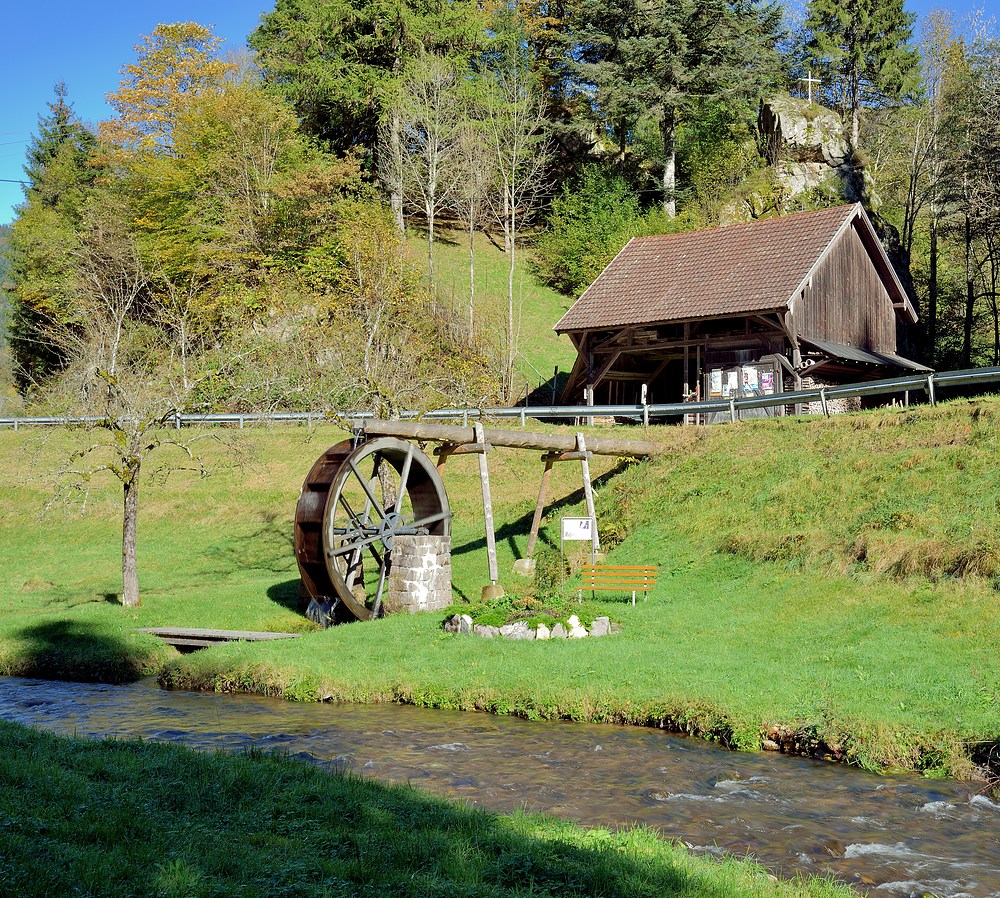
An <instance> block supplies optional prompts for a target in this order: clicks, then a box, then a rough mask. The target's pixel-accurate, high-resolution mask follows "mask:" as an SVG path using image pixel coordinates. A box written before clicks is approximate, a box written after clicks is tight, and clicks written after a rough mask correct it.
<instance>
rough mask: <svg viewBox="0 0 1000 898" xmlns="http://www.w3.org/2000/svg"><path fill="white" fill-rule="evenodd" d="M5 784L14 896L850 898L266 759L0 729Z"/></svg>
mask: <svg viewBox="0 0 1000 898" xmlns="http://www.w3.org/2000/svg"><path fill="white" fill-rule="evenodd" d="M175 724H176V721H175ZM174 738H176V735H175V737H174ZM273 746H274V743H272V747H273ZM278 747H279V749H280V746H278ZM0 777H2V778H3V781H4V782H5V783H7V784H8V785H9V788H6V789H4V790H0V817H2V819H3V821H4V824H3V829H4V858H3V888H4V890H5V892H9V893H10V894H17V895H19V896H47V895H53V894H77V893H80V894H87V895H91V896H118V895H123V894H135V895H158V896H164V898H175V896H176V898H181V896H192V895H194V896H202V895H205V896H207V895H212V896H234V898H236V896H239V898H247V896H262V898H263V896H275V895H296V896H303V898H307V896H309V898H311V896H317V898H319V896H323V898H330V896H352V898H353V896H369V895H370V896H379V895H386V894H392V895H399V896H411V895H412V896H420V898H424V896H427V895H440V896H446V895H465V896H471V898H479V896H483V898H487V896H489V898H502V896H507V895H510V896H545V895H559V896H575V895H579V896H585V895H605V896H608V898H617V896H620V898H642V896H649V898H654V896H656V898H660V896H664V895H672V896H683V898H710V896H717V895H726V896H727V898H765V896H779V898H793V896H794V898H849V896H850V895H851V894H854V893H853V892H851V890H850V889H849V888H847V887H846V886H843V885H836V884H834V883H832V882H831V881H829V880H826V879H821V878H815V877H812V878H794V879H791V880H779V879H777V878H776V877H774V876H773V875H771V874H769V873H768V872H767V871H766V870H765V869H764V868H763V867H762V866H760V865H758V864H756V863H752V862H749V861H737V860H731V859H724V858H721V859H715V858H704V857H699V856H696V855H695V854H693V853H692V852H690V851H689V850H688V849H687V848H685V847H684V846H683V845H681V844H679V843H675V842H670V841H667V840H665V839H663V838H661V837H659V836H658V835H657V834H656V833H654V832H653V831H652V830H651V829H647V828H642V827H640V828H633V827H627V828H625V829H622V830H612V829H608V828H604V827H596V828H586V829H585V828H582V827H580V826H576V825H573V824H571V823H569V822H566V821H562V820H558V819H556V818H554V817H545V816H541V815H538V814H530V813H524V812H516V813H512V814H504V815H499V814H493V813H488V812H486V811H483V810H481V809H475V808H471V807H468V806H466V805H464V804H456V803H453V802H448V801H445V800H443V799H440V798H436V797H433V796H431V795H429V794H426V793H424V792H422V791H419V790H417V789H415V788H411V787H409V786H406V787H404V786H391V785H386V784H384V783H379V782H374V781H372V780H368V779H362V778H360V777H358V776H354V775H350V774H343V773H340V774H336V775H331V774H330V772H329V771H328V770H324V769H321V768H319V767H317V766H315V765H310V764H306V763H304V762H302V761H299V760H297V759H294V758H290V757H287V756H281V755H273V754H268V753H265V752H262V751H260V750H259V749H251V750H248V751H246V752H244V753H241V754H237V755H225V754H206V753H201V752H194V751H191V750H188V749H184V748H181V747H178V746H176V745H165V744H155V743H151V742H139V741H137V740H135V739H126V740H116V741H87V740H83V739H69V738H65V737H57V736H52V735H48V734H44V733H41V732H37V731H34V730H30V729H27V728H24V727H21V726H18V725H16V724H11V723H7V722H3V721H0ZM25 796H31V801H30V803H27V802H26V801H25Z"/></svg>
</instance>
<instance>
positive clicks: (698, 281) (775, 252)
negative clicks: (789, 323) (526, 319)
mask: <svg viewBox="0 0 1000 898" xmlns="http://www.w3.org/2000/svg"><path fill="white" fill-rule="evenodd" d="M859 213H860V207H858V206H857V205H850V206H838V207H836V208H834V209H822V210H819V211H817V212H802V213H799V214H796V215H786V216H784V217H781V218H771V219H764V220H760V221H752V222H749V223H748V224H737V225H728V226H727V227H722V228H711V229H709V230H705V231H695V232H693V233H689V234H664V235H659V236H654V237H636V238H635V239H633V240H632V241H630V242H629V243H628V244H627V245H626V246H625V248H624V249H623V250H622V251H621V252H620V253H619V254H618V255H617V256H616V257H615V258H614V260H613V261H612V262H611V264H610V265H608V267H607V268H605V269H604V271H603V272H601V274H600V275H599V276H598V278H597V280H596V281H594V283H593V284H591V285H590V287H588V288H587V289H586V290H585V291H584V293H583V295H582V296H581V297H580V298H579V299H578V300H577V301H576V302H575V303H574V304H573V306H572V307H571V308H570V309H569V311H568V312H566V314H565V315H563V317H562V318H561V319H560V321H559V322H558V324H556V326H555V330H557V331H558V332H560V333H564V332H566V331H576V330H589V329H593V328H603V327H618V326H622V325H627V324H653V323H658V322H666V321H679V320H690V319H694V318H708V317H715V316H719V315H738V314H742V313H747V312H762V311H765V310H768V309H780V308H783V307H784V306H785V305H786V304H787V303H788V301H789V300H790V299H791V297H792V295H793V294H794V293H795V291H796V290H797V289H798V287H799V286H800V285H801V283H802V281H803V279H804V278H805V277H806V275H807V274H808V273H809V271H810V269H812V268H813V266H814V265H815V264H816V262H817V260H818V259H819V258H820V256H821V255H822V254H823V252H824V250H826V248H827V247H828V246H829V245H830V243H831V242H832V241H833V239H834V238H835V237H836V236H837V234H838V233H839V232H840V230H841V228H842V227H844V225H845V224H846V223H847V222H848V220H849V219H850V218H851V217H852V216H854V215H855V214H859ZM860 214H863V213H860Z"/></svg>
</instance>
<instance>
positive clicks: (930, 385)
mask: <svg viewBox="0 0 1000 898" xmlns="http://www.w3.org/2000/svg"><path fill="white" fill-rule="evenodd" d="M927 398H928V399H929V400H930V403H931V405H932V406H934V405H937V399H936V397H935V396H934V375H933V374H928V375H927Z"/></svg>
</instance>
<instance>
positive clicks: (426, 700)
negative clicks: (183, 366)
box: [0, 399, 1000, 774]
mask: <svg viewBox="0 0 1000 898" xmlns="http://www.w3.org/2000/svg"><path fill="white" fill-rule="evenodd" d="M536 427H538V428H540V427H541V426H540V425H536ZM628 435H629V436H634V435H636V434H635V433H633V432H631V431H630V432H629V434H628ZM649 436H650V437H651V438H652V439H655V440H658V441H660V442H661V443H662V444H663V445H664V447H665V448H666V449H667V451H666V453H665V454H664V455H663V456H661V457H659V458H657V459H655V460H653V461H651V462H648V463H639V464H631V465H628V464H624V463H618V462H616V461H615V460H613V459H595V461H594V465H593V469H594V476H595V478H596V480H597V493H598V519H599V522H600V524H601V526H602V528H603V533H604V537H605V538H606V539H611V540H612V541H618V542H619V544H618V545H617V546H616V547H615V548H614V549H613V551H612V552H611V554H610V556H609V560H610V561H614V562H619V563H630V562H631V563H649V562H655V563H657V564H659V566H660V577H659V582H658V585H657V587H656V589H655V590H654V591H653V592H652V593H651V594H650V596H649V601H648V602H646V603H642V602H640V603H639V604H638V606H637V607H636V608H634V609H633V608H631V607H630V606H629V605H628V604H627V599H626V597H625V596H622V597H620V598H619V597H616V596H613V595H611V596H609V595H605V594H599V596H598V599H597V600H596V601H595V602H593V605H594V606H595V608H596V610H598V611H600V612H602V613H605V614H608V615H609V616H611V617H612V619H615V620H618V621H620V622H621V625H622V630H621V632H620V633H618V634H615V635H613V636H611V637H606V638H603V639H595V640H582V641H566V642H557V643H553V642H548V643H535V642H522V643H515V642H506V641H499V640H494V641H485V640H473V639H468V638H463V637H458V636H451V635H447V634H444V633H443V632H442V631H441V629H440V624H441V620H442V617H443V615H440V614H429V615H415V616H406V617H394V618H389V619H385V620H381V621H377V622H374V623H370V624H357V625H351V626H345V627H340V628H335V629H333V630H329V631H325V632H322V631H315V630H313V629H312V626H311V625H310V624H308V623H307V622H306V621H304V619H303V618H302V616H301V615H300V614H299V612H298V610H297V607H296V603H295V594H296V590H297V583H296V579H297V574H296V570H295V566H294V561H293V556H292V551H291V545H290V532H291V518H292V514H293V510H294V506H295V501H296V498H297V494H298V489H299V486H300V483H301V480H302V478H303V477H304V475H305V472H306V471H307V470H308V469H309V467H310V465H311V464H312V462H313V461H314V460H315V458H316V457H317V456H318V455H319V454H320V452H321V451H322V450H323V449H324V448H325V447H326V446H327V445H328V444H330V443H332V442H334V441H336V440H337V439H339V434H337V433H336V432H335V431H334V430H333V429H332V428H317V429H313V430H306V429H305V428H301V429H294V428H289V429H273V430H270V431H246V432H244V435H243V437H242V439H243V441H244V444H245V448H246V449H248V450H251V451H252V452H253V453H255V454H256V457H257V459H258V460H257V462H256V463H255V464H254V465H253V466H251V467H248V468H245V469H243V470H242V471H240V470H237V469H233V468H229V467H226V466H225V464H224V463H223V462H224V459H225V452H226V451H227V450H226V449H225V447H224V446H222V445H220V446H218V447H217V448H215V449H213V451H214V452H215V453H216V455H215V456H214V457H213V458H210V459H209V461H210V464H214V466H215V467H216V469H217V470H216V473H215V474H214V476H212V477H210V478H207V479H203V480H184V479H183V478H180V479H177V480H171V481H169V482H168V483H167V484H166V485H157V484H155V483H150V484H149V485H148V486H146V487H145V492H144V505H143V508H142V511H141V517H140V576H141V579H142V583H143V604H142V606H141V607H140V608H139V609H138V610H136V611H123V610H122V609H121V608H119V607H118V606H116V605H115V604H114V603H113V602H111V601H108V599H107V596H108V595H113V594H114V593H116V592H117V590H118V588H119V587H118V576H119V575H118V535H117V528H118V521H117V513H118V512H117V503H118V494H117V492H116V491H115V490H114V489H113V488H112V486H111V485H110V484H107V485H105V486H104V487H103V488H102V489H98V490H97V491H96V493H95V495H94V496H93V497H92V500H91V505H90V507H89V509H88V513H87V515H86V516H85V517H82V518H81V517H78V516H73V515H71V514H69V513H68V512H66V511H60V512H58V513H56V514H54V515H49V516H48V517H46V518H45V519H42V520H39V517H38V514H39V511H40V509H41V507H42V506H43V504H44V501H45V497H46V495H47V494H46V491H45V490H44V489H43V488H42V486H41V484H40V483H37V482H33V481H30V482H29V481H27V480H26V479H25V478H26V477H27V476H28V474H29V473H30V471H31V470H32V469H31V468H30V467H27V462H26V460H27V459H29V458H30V457H32V456H34V455H36V454H37V451H38V450H37V449H36V444H37V443H38V441H39V440H40V437H39V435H38V434H37V433H24V432H21V433H17V434H13V433H10V432H7V433H4V434H0V457H2V458H3V459H4V461H3V462H0V465H2V466H3V469H2V470H0V483H2V484H5V485H4V486H0V509H2V510H0V545H2V548H3V552H2V553H0V577H2V580H0V582H3V583H4V584H6V587H7V589H6V596H5V597H4V598H5V601H4V605H5V606H6V607H4V608H2V609H0V637H2V639H0V671H2V672H4V673H22V674H27V673H41V674H45V675H54V676H74V675H75V669H76V666H77V665H79V667H80V669H81V671H82V673H84V674H85V675H87V676H92V677H101V678H108V679H113V678H116V677H117V678H129V677H133V676H135V675H137V674H138V673H139V672H160V673H161V675H162V676H163V678H164V680H165V681H166V682H169V683H171V684H174V685H179V686H193V687H197V688H208V689H219V690H251V691H260V692H265V693H268V694H275V695H285V696H287V697H289V698H296V699H303V700H316V699H327V698H333V699H344V700H352V701H362V702H376V701H405V702H412V703H415V704H420V705H427V706H439V707H447V708H463V709H485V710H489V711H494V712H498V713H511V714H519V715H523V716H525V717H529V718H555V717H566V718H571V719H577V720H601V721H618V722H624V723H635V724H644V725H656V726H665V727H668V728H670V729H675V730H680V731H685V732H691V733H697V734H700V735H703V736H705V737H707V738H712V739H716V740H719V741H722V742H724V743H725V744H728V745H731V746H733V747H737V748H743V749H751V750H752V749H756V748H759V747H760V745H761V744H762V739H763V738H764V737H765V736H766V735H767V734H768V733H772V734H773V733H774V732H775V731H780V732H781V733H783V734H791V738H792V739H793V741H795V740H797V741H798V743H800V744H803V745H806V746H808V745H814V744H816V743H825V744H826V745H827V746H828V747H829V748H830V749H831V750H832V751H833V752H834V754H836V755H837V756H839V757H842V758H844V759H845V760H848V761H850V762H852V763H855V764H860V765H863V766H866V767H870V768H875V769H884V768H891V767H906V768H912V769H919V770H924V771H927V772H931V773H936V774H940V773H943V772H948V773H953V774H966V773H968V772H969V771H970V769H971V764H972V762H973V760H975V759H976V757H977V752H978V751H980V749H981V748H982V747H983V746H986V745H988V744H990V743H993V742H995V741H996V740H998V739H1000V689H998V687H997V683H998V682H1000V653H998V651H997V649H998V642H1000V603H998V600H997V599H998V597H997V591H996V584H997V582H998V578H1000V554H998V551H1000V550H998V547H997V544H996V543H995V541H994V538H993V534H995V533H997V532H998V529H1000V473H998V471H997V468H996V464H995V460H996V457H997V448H998V445H1000V402H998V401H997V400H994V399H987V400H979V401H976V402H964V401H961V402H954V403H950V404H946V405H942V406H939V407H938V408H937V409H930V408H921V409H911V410H906V411H899V410H896V411H893V410H886V411H879V412H868V413H864V414H860V415H854V416H845V417H843V418H840V419H829V420H825V419H822V418H812V419H806V418H803V419H785V420H777V421H761V422H747V423H745V424H741V425H737V426H728V425H727V426H718V427H715V428H710V429H697V428H686V429H684V428H662V429H651V430H650V432H649ZM66 439H69V437H66V436H65V435H63V436H60V435H58V434H52V435H50V436H49V439H48V441H47V443H46V444H45V445H44V446H43V447H42V449H41V452H42V455H41V456H40V457H39V460H38V462H37V465H36V467H35V469H34V470H43V469H44V468H45V467H46V465H51V464H52V462H53V461H54V459H55V458H56V457H57V455H58V451H57V448H58V447H57V444H58V443H59V442H60V440H66ZM46 453H47V455H46ZM18 459H23V460H25V461H23V462H22V463H20V464H18V463H17V460H18ZM490 471H491V478H492V482H493V505H494V514H495V516H496V521H497V531H498V552H499V562H500V570H501V574H502V577H501V579H502V582H503V584H504V585H505V586H506V587H507V588H508V589H517V590H520V591H522V592H523V591H524V590H525V588H526V587H525V586H524V585H523V584H522V585H520V586H519V585H518V583H519V581H518V579H517V578H516V577H515V575H513V574H509V573H508V572H509V571H510V569H511V566H512V564H513V561H514V559H515V558H516V557H518V555H519V554H520V553H521V552H523V550H524V546H525V543H526V536H527V531H528V526H529V524H530V519H531V513H532V510H533V506H534V499H535V495H536V491H537V483H538V478H539V477H540V474H541V465H540V463H539V461H538V456H537V454H535V453H524V452H521V453H519V452H516V451H514V450H502V449H501V450H498V451H496V452H494V453H492V454H491V455H490ZM579 477H580V472H579V468H578V467H577V466H576V465H574V464H571V463H569V464H563V465H557V466H556V469H555V471H554V477H553V483H552V493H551V496H552V501H553V503H554V505H553V506H552V507H550V510H549V513H548V515H547V518H546V522H545V526H544V528H543V532H542V543H543V545H547V546H549V547H550V548H551V547H553V546H557V542H558V535H557V534H558V519H559V516H560V515H564V514H579V513H581V512H582V491H581V489H580V481H579ZM445 482H446V485H447V488H448V492H449V497H450V500H451V504H452V509H453V511H454V514H455V518H454V530H453V576H454V589H455V596H456V601H459V602H461V601H476V600H478V597H479V594H480V590H481V588H482V586H483V585H485V584H486V583H487V573H486V560H485V548H484V539H483V535H482V509H481V499H480V497H479V475H478V468H477V466H476V461H475V459H474V458H472V457H468V456H467V457H464V458H463V457H456V458H454V459H452V460H451V461H449V463H448V465H447V467H446V468H445ZM570 589H571V585H570V586H567V587H566V590H567V592H569V590H570ZM159 624H173V625H177V626H212V627H223V628H235V629H273V630H300V631H302V632H303V633H305V635H304V637H303V638H302V639H299V640H294V641H288V642H278V643H271V644H239V645H235V644H234V645H228V646H221V647H218V648H213V649H211V650H207V651H205V652H199V653H196V654H193V655H188V656H183V657H177V656H173V655H172V654H171V652H170V650H168V649H165V648H163V647H162V646H160V645H159V644H158V643H156V641H155V640H153V639H151V638H146V637H144V636H142V635H141V634H135V633H133V632H132V629H131V628H133V627H136V626H155V625H159ZM80 654H84V655H85V656H86V657H85V658H83V659H81V658H79V657H78V655H80ZM376 656H377V658H378V663H377V664H373V663H372V661H373V658H375V657H376ZM102 665H103V666H102Z"/></svg>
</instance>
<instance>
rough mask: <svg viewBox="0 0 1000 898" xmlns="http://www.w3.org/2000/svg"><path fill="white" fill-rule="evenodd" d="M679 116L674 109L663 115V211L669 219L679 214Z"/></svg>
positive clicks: (661, 127) (661, 132) (661, 131)
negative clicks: (677, 196)
mask: <svg viewBox="0 0 1000 898" xmlns="http://www.w3.org/2000/svg"><path fill="white" fill-rule="evenodd" d="M676 132H677V116H676V114H675V112H674V110H673V109H670V110H666V111H664V113H663V120H662V121H661V122H660V134H661V136H662V137H663V211H664V212H665V213H666V214H667V217H668V218H673V217H674V216H675V215H676V214H677V201H676V193H677V133H676Z"/></svg>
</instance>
